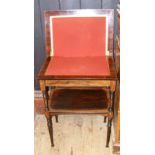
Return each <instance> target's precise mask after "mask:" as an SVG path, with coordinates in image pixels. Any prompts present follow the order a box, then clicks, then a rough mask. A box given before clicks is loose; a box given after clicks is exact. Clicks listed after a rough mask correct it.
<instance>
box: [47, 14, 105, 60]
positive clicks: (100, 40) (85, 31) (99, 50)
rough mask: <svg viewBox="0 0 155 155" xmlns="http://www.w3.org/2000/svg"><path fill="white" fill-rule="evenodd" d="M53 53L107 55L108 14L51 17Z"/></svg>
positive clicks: (67, 55) (61, 54) (76, 55)
mask: <svg viewBox="0 0 155 155" xmlns="http://www.w3.org/2000/svg"><path fill="white" fill-rule="evenodd" d="M50 22H51V25H52V26H51V29H52V30H51V33H52V34H51V38H52V42H51V44H52V53H53V55H54V56H62V57H87V56H89V57H90V56H105V54H106V44H107V40H106V38H107V37H106V36H107V34H106V32H107V27H106V16H103V17H58V18H56V17H55V18H51V21H50Z"/></svg>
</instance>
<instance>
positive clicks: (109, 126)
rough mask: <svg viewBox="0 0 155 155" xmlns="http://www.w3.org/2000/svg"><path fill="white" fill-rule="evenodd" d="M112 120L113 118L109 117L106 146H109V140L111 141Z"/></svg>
mask: <svg viewBox="0 0 155 155" xmlns="http://www.w3.org/2000/svg"><path fill="white" fill-rule="evenodd" d="M111 122H112V119H109V118H108V125H107V142H106V147H109V141H110V135H111Z"/></svg>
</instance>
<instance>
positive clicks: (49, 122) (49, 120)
mask: <svg viewBox="0 0 155 155" xmlns="http://www.w3.org/2000/svg"><path fill="white" fill-rule="evenodd" d="M46 118H47V117H46ZM47 126H48V131H49V134H50V140H51V146H52V147H53V146H54V140H53V123H52V117H51V116H49V117H48V118H47Z"/></svg>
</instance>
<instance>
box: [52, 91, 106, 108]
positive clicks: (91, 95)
mask: <svg viewBox="0 0 155 155" xmlns="http://www.w3.org/2000/svg"><path fill="white" fill-rule="evenodd" d="M50 107H51V108H53V109H60V108H61V109H64V110H65V109H68V110H75V109H77V110H82V109H83V110H93V109H107V108H108V98H107V93H106V92H105V91H104V90H103V89H55V90H54V92H53V94H52V96H51V103H50Z"/></svg>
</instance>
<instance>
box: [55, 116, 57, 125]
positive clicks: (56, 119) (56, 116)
mask: <svg viewBox="0 0 155 155" xmlns="http://www.w3.org/2000/svg"><path fill="white" fill-rule="evenodd" d="M55 120H56V122H57V123H58V115H55Z"/></svg>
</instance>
